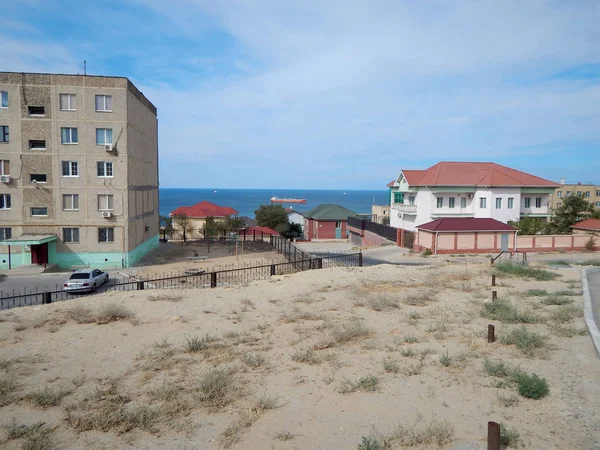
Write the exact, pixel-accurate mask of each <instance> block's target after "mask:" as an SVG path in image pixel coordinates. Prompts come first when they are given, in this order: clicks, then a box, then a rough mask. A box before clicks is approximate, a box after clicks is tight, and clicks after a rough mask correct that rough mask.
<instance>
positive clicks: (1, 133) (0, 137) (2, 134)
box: [0, 125, 9, 142]
mask: <svg viewBox="0 0 600 450" xmlns="http://www.w3.org/2000/svg"><path fill="white" fill-rule="evenodd" d="M0 142H9V139H8V125H0Z"/></svg>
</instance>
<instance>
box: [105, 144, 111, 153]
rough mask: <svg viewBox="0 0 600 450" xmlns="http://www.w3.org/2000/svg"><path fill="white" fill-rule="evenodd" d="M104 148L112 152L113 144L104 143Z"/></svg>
mask: <svg viewBox="0 0 600 450" xmlns="http://www.w3.org/2000/svg"><path fill="white" fill-rule="evenodd" d="M104 150H106V151H107V152H112V151H113V145H112V144H105V145H104Z"/></svg>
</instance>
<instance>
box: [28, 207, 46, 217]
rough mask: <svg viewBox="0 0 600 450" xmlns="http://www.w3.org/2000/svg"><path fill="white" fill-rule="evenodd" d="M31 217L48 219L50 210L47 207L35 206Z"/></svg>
mask: <svg viewBox="0 0 600 450" xmlns="http://www.w3.org/2000/svg"><path fill="white" fill-rule="evenodd" d="M31 215H32V216H41V217H46V216H47V215H48V208H47V207H45V206H34V207H32V208H31Z"/></svg>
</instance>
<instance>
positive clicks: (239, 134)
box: [0, 0, 600, 189]
mask: <svg viewBox="0 0 600 450" xmlns="http://www.w3.org/2000/svg"><path fill="white" fill-rule="evenodd" d="M0 2H1V3H2V10H3V13H2V15H1V16H0V42H2V45H1V46H0V61H2V63H1V64H0V70H9V71H42V72H63V73H79V72H82V70H83V69H82V66H83V60H84V59H85V60H87V65H88V73H90V74H96V75H119V76H127V77H129V78H130V79H131V80H132V81H133V82H134V83H135V84H136V85H137V86H138V87H139V88H140V89H141V90H142V91H143V92H144V94H145V95H146V96H147V97H148V98H149V99H150V100H151V101H152V102H153V103H154V104H155V105H156V106H157V107H158V111H159V136H160V141H159V149H160V162H161V167H160V173H161V175H160V181H161V186H164V187H207V188H213V187H214V188H226V187H231V188H244V187H247V188H284V187H288V188H332V189H336V188H337V189H363V188H364V189H370V188H375V189H376V188H384V186H385V184H386V183H387V182H388V181H389V180H391V179H392V178H394V177H395V176H396V175H397V174H398V172H399V170H400V169H411V168H413V169H415V168H426V167H429V166H430V165H432V164H435V163H436V162H438V161H440V160H446V161H448V160H470V161H495V162H498V163H501V164H505V165H508V166H510V167H513V168H516V169H520V170H524V171H527V172H530V173H533V174H535V175H538V176H542V177H545V178H549V179H553V180H558V179H559V178H560V177H561V176H565V177H567V180H568V181H572V182H577V181H581V182H589V181H591V182H597V183H600V174H599V170H598V169H599V167H600V27H599V26H598V24H599V23H600V3H599V2H598V1H595V0H590V1H585V0H580V1H560V0H553V1H537V0H529V1H527V2H523V1H516V0H503V1H502V2H498V1H452V2H448V1H442V0H440V1H425V0H424V1H412V0H411V1H396V0H381V1H377V0H374V1H369V2H367V1H354V0H332V1H327V2H324V1H322V0H302V1H295V0H290V1H286V0H237V1H230V0H219V1H213V0H211V1H203V0H170V1H168V2H165V1H160V0H104V1H96V0H88V1H85V2H83V1H80V0H77V1H75V0H53V1H52V2H49V1H44V0H19V1H18V2H14V1H8V0H0Z"/></svg>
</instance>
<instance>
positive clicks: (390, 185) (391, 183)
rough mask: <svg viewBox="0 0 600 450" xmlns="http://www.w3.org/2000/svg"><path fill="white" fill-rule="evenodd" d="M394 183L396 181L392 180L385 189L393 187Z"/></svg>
mask: <svg viewBox="0 0 600 450" xmlns="http://www.w3.org/2000/svg"><path fill="white" fill-rule="evenodd" d="M395 182H396V180H392V181H390V182H389V183H388V184H386V186H387V187H392V186H393V185H394V183H395Z"/></svg>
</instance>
